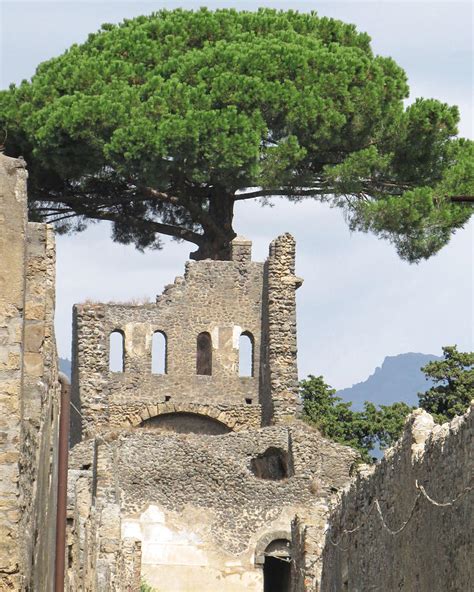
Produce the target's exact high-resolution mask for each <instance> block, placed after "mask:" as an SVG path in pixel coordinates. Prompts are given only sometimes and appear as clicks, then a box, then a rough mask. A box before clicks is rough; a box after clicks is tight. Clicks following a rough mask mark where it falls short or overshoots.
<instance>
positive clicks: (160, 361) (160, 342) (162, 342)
mask: <svg viewBox="0 0 474 592" xmlns="http://www.w3.org/2000/svg"><path fill="white" fill-rule="evenodd" d="M167 354H168V352H167V343H166V335H165V333H163V332H162V331H155V332H154V333H153V340H152V344H151V372H152V374H166V372H167V364H166V362H167Z"/></svg>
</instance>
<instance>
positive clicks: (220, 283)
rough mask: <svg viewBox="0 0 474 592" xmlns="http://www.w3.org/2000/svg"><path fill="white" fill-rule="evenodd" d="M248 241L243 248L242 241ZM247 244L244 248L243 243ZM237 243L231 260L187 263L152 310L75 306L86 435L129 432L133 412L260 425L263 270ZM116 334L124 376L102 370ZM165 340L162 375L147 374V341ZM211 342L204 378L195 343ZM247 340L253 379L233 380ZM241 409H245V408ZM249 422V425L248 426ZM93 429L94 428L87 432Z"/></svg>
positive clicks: (78, 396)
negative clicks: (190, 407) (188, 409)
mask: <svg viewBox="0 0 474 592" xmlns="http://www.w3.org/2000/svg"><path fill="white" fill-rule="evenodd" d="M247 242H248V241H247ZM248 244H250V243H249V242H248ZM248 254H249V248H247V247H246V244H245V243H242V241H241V244H240V245H239V248H238V249H237V248H235V256H236V260H235V261H200V262H188V263H187V264H186V272H185V275H184V278H183V277H179V278H176V280H175V282H174V284H172V285H170V286H168V287H167V288H166V289H165V291H164V292H163V294H162V295H161V296H159V297H158V298H157V302H156V304H144V305H135V306H134V305H119V304H116V305H114V304H107V305H106V304H83V305H80V306H76V307H75V313H74V326H75V328H74V334H75V339H76V344H75V359H74V361H73V365H74V367H75V368H76V370H75V372H76V375H75V376H73V390H74V393H73V398H74V401H75V404H76V405H77V403H78V402H79V400H80V404H81V411H82V414H83V417H84V426H83V428H84V429H86V431H87V428H88V427H90V429H89V434H92V433H93V432H94V429H96V428H97V427H98V426H105V425H108V424H109V423H110V425H114V426H116V427H117V426H124V425H130V422H129V420H128V418H127V416H129V415H133V414H134V413H136V405H137V404H142V405H148V404H149V405H157V404H160V403H164V402H170V403H171V404H175V403H176V404H183V403H190V404H194V403H199V404H202V405H209V406H213V407H214V408H216V409H217V408H219V409H218V413H221V412H222V411H223V409H224V407H226V408H228V407H231V406H232V407H239V408H243V410H242V414H243V417H248V419H251V423H252V424H255V420H257V424H259V423H260V421H259V418H260V414H261V413H260V406H259V400H258V382H259V379H258V369H259V368H260V353H259V352H260V340H261V306H262V284H263V282H262V274H263V264H261V263H253V262H251V261H250V260H249V257H248ZM113 331H121V332H122V333H123V335H124V345H125V347H124V356H125V359H124V372H111V371H110V370H109V337H110V334H111V333H112V332H113ZM157 331H159V332H162V333H163V334H164V335H165V336H166V349H167V353H166V371H165V373H163V374H153V373H152V338H153V334H154V333H155V332H157ZM203 332H206V333H209V335H210V336H211V339H212V375H199V374H197V370H196V358H197V337H198V335H199V334H201V333H203ZM243 332H245V333H249V334H251V335H252V338H253V344H254V347H253V358H254V363H253V366H254V368H255V372H254V375H253V376H244V377H243V376H239V369H238V361H239V338H240V335H241V334H242V333H243ZM246 407H248V408H249V409H248V410H245V408H246ZM252 418H253V419H252ZM94 426H95V427H94Z"/></svg>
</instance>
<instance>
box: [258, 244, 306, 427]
mask: <svg viewBox="0 0 474 592" xmlns="http://www.w3.org/2000/svg"><path fill="white" fill-rule="evenodd" d="M295 248H296V243H295V239H294V238H293V237H292V236H291V234H284V235H283V236H280V237H278V238H277V239H275V240H274V241H272V243H271V245H270V254H269V257H268V260H267V262H266V274H265V275H266V286H267V324H268V327H267V340H266V341H267V343H266V344H265V345H266V347H267V348H268V353H267V358H268V377H269V380H268V387H269V389H270V393H271V397H270V401H271V402H272V409H271V420H272V421H273V423H278V422H286V421H289V420H293V419H294V418H295V416H296V414H297V412H298V402H299V401H298V367H297V353H298V350H297V346H296V294H295V292H296V290H297V289H298V287H299V286H301V284H302V280H301V279H300V278H297V277H296V276H295Z"/></svg>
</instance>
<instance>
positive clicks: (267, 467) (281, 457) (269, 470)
mask: <svg viewBox="0 0 474 592" xmlns="http://www.w3.org/2000/svg"><path fill="white" fill-rule="evenodd" d="M250 466H251V469H252V473H253V474H254V475H255V476H256V477H258V478H259V479H271V480H273V481H281V480H282V479H287V478H288V477H291V475H290V469H289V466H290V465H289V455H288V452H286V450H283V449H282V448H276V447H274V446H270V448H267V450H265V452H264V453H263V454H259V455H258V456H257V457H255V458H252V461H251V463H250Z"/></svg>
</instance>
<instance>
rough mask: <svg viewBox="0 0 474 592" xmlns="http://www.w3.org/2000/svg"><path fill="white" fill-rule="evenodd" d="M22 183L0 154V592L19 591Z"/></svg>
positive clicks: (20, 166) (18, 170) (14, 164)
mask: <svg viewBox="0 0 474 592" xmlns="http://www.w3.org/2000/svg"><path fill="white" fill-rule="evenodd" d="M26 179H27V172H26V170H25V163H24V161H23V160H16V159H13V158H8V157H6V156H3V155H2V154H0V589H6V590H20V588H21V577H20V561H21V557H20V542H21V541H20V537H21V536H23V535H22V534H21V533H20V532H19V523H20V519H21V517H20V512H19V505H18V498H19V479H20V471H19V454H20V438H21V416H22V408H21V400H22V399H21V394H22V382H23V371H22V364H23V352H22V342H23V321H24V302H25V246H26V224H27V220H26V200H27V197H26Z"/></svg>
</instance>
